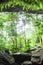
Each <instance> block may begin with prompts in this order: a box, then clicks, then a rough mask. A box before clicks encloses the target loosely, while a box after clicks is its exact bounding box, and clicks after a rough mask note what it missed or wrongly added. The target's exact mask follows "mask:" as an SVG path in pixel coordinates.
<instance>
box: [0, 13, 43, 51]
mask: <svg viewBox="0 0 43 65" xmlns="http://www.w3.org/2000/svg"><path fill="white" fill-rule="evenodd" d="M19 26H20V27H19ZM18 30H19V31H18ZM35 44H40V45H41V47H42V48H43V15H37V14H28V13H25V12H19V13H15V12H10V13H8V12H5V13H4V12H3V13H0V49H4V48H8V49H9V50H10V51H11V52H24V51H26V50H27V49H29V48H32V47H34V46H35Z"/></svg>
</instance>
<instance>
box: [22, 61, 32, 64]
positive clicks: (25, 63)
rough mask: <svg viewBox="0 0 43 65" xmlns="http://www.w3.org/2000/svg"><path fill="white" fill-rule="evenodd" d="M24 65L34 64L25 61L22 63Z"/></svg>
mask: <svg viewBox="0 0 43 65" xmlns="http://www.w3.org/2000/svg"><path fill="white" fill-rule="evenodd" d="M22 65H32V62H31V61H24V62H23V63H22Z"/></svg>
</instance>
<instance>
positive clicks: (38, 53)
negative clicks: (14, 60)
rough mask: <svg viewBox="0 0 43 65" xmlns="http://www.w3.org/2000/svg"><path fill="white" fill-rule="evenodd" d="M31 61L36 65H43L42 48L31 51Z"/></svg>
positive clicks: (37, 47)
mask: <svg viewBox="0 0 43 65" xmlns="http://www.w3.org/2000/svg"><path fill="white" fill-rule="evenodd" d="M31 54H32V56H31V61H32V62H35V63H39V64H41V63H42V60H43V49H42V48H41V47H40V46H36V48H35V49H34V50H32V51H31Z"/></svg>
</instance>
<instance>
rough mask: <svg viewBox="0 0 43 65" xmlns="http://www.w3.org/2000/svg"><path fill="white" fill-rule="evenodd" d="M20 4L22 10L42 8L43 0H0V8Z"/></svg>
mask: <svg viewBox="0 0 43 65" xmlns="http://www.w3.org/2000/svg"><path fill="white" fill-rule="evenodd" d="M16 6H22V7H23V10H28V9H30V10H43V0H1V2H0V9H1V10H2V9H3V8H9V7H16Z"/></svg>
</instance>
